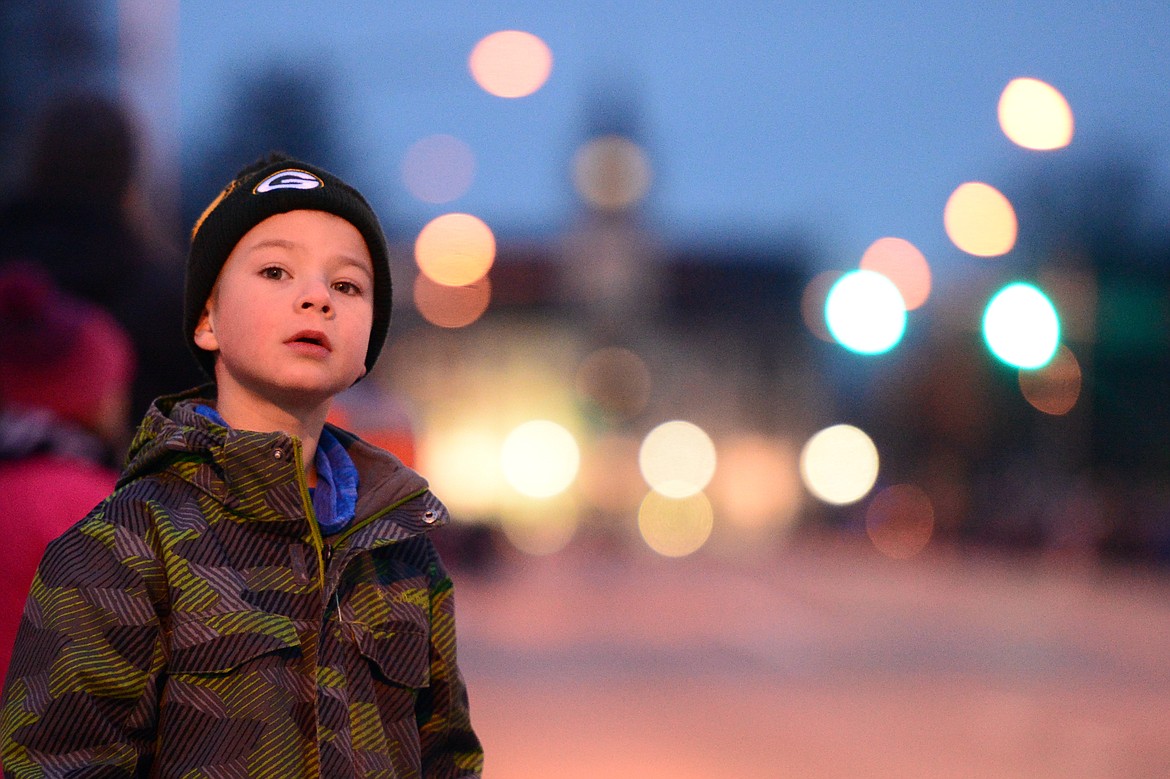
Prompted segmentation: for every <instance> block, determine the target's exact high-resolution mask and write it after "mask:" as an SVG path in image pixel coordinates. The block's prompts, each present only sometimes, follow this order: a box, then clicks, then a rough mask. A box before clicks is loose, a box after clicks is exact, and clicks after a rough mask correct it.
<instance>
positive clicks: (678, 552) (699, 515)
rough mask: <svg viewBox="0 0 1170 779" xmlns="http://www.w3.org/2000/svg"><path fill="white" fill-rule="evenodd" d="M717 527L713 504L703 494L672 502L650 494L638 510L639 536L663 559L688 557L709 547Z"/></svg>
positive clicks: (658, 495)
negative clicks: (713, 529) (704, 547)
mask: <svg viewBox="0 0 1170 779" xmlns="http://www.w3.org/2000/svg"><path fill="white" fill-rule="evenodd" d="M714 524H715V514H714V511H713V510H712V508H711V502H710V501H709V500H707V496H706V495H704V494H703V493H702V492H696V493H694V494H693V495H689V496H687V497H685V498H671V497H667V496H666V495H663V494H661V493H660V492H658V491H657V490H651V491H650V493H649V494H648V495H646V498H645V499H644V500H643V501H642V505H641V506H640V507H639V508H638V532H640V533H641V534H642V540H643V541H645V542H646V545H647V546H649V547H650V548H651V549H653V550H654V551H655V552H657V553H658V554H660V555H663V556H664V557H685V556H686V555H689V554H693V553H694V552H697V551H698V550H699V549H700V548H702V546H703V544H705V543H707V539H708V538H710V537H711V529H712V528H713V527H714Z"/></svg>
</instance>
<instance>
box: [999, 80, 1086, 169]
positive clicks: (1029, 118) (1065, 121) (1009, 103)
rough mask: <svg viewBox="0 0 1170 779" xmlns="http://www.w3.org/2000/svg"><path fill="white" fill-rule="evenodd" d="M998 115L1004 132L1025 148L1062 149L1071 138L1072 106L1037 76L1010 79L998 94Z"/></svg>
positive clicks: (1054, 88) (1038, 149)
mask: <svg viewBox="0 0 1170 779" xmlns="http://www.w3.org/2000/svg"><path fill="white" fill-rule="evenodd" d="M998 114H999V126H1000V128H1002V129H1003V132H1004V135H1006V136H1007V137H1008V138H1010V139H1011V140H1012V141H1013V142H1015V143H1016V144H1018V145H1020V146H1023V147H1024V148H1025V149H1035V150H1037V151H1049V150H1052V149H1061V148H1064V147H1065V146H1068V145H1069V143H1070V142H1071V141H1072V137H1073V113H1072V108H1070V107H1069V104H1068V101H1067V100H1065V99H1064V95H1062V94H1061V93H1060V91H1059V90H1057V89H1056V87H1054V86H1052V85H1051V84H1047V83H1045V82H1043V81H1040V80H1038V79H1034V78H1016V79H1012V80H1011V81H1010V82H1008V85H1007V86H1006V87H1004V90H1003V94H1001V95H1000V96H999V106H998Z"/></svg>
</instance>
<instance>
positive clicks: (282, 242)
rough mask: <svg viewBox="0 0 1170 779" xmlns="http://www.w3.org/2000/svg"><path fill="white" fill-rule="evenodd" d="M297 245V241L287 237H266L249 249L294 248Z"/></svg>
mask: <svg viewBox="0 0 1170 779" xmlns="http://www.w3.org/2000/svg"><path fill="white" fill-rule="evenodd" d="M296 245H297V243H296V241H290V240H288V239H287V238H265V239H264V240H263V241H260V242H258V243H254V244H252V245H251V246H250V247H248V250H249V251H251V250H253V249H267V248H270V247H276V248H278V249H293V248H295V247H296Z"/></svg>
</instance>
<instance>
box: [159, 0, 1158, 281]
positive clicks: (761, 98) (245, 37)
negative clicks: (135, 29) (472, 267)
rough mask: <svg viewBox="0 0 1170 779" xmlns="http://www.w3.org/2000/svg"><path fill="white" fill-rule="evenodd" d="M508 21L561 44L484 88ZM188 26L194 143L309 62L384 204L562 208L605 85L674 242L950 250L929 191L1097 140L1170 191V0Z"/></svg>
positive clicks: (532, 13) (188, 113) (385, 11)
mask: <svg viewBox="0 0 1170 779" xmlns="http://www.w3.org/2000/svg"><path fill="white" fill-rule="evenodd" d="M242 8H246V10H241V9H242ZM503 29H517V30H524V31H527V32H530V33H533V34H535V35H537V36H539V37H540V38H541V39H543V40H544V41H545V42H546V43H547V44H548V46H549V47H550V49H551V51H552V54H553V58H554V63H553V68H552V73H551V76H550V78H549V80H548V81H547V83H545V85H544V86H543V88H541V89H540V90H539V91H537V92H536V93H535V94H533V95H531V96H528V97H523V98H517V99H506V98H499V97H493V96H491V95H489V94H487V93H486V92H485V91H484V90H483V89H481V88H480V87H479V86H478V85H477V84H476V83H475V81H474V80H473V79H472V77H471V75H470V74H469V71H468V64H467V63H468V55H469V54H470V52H471V50H472V48H473V47H474V46H475V44H476V42H477V41H479V40H480V39H481V38H483V37H484V36H486V35H488V34H490V33H492V32H495V31H498V30H503ZM179 44H180V76H181V132H182V138H183V143H184V146H185V147H187V148H190V147H192V144H193V142H195V141H197V140H198V139H199V138H200V137H201V136H202V135H203V134H205V133H206V131H207V130H208V128H209V127H211V126H212V125H213V123H214V122H216V121H219V120H220V119H221V118H222V110H223V108H222V102H223V101H224V100H226V99H227V98H228V97H229V96H230V95H231V91H232V87H233V81H234V79H235V78H236V76H237V74H240V73H243V72H247V70H248V69H249V68H257V69H259V68H262V67H264V68H266V67H269V66H271V65H272V64H273V63H274V62H279V61H283V60H287V61H289V62H290V63H298V64H303V63H306V62H307V63H311V64H313V65H319V66H320V67H321V68H323V69H324V70H325V72H327V73H329V74H332V76H333V77H334V78H335V79H336V89H337V103H338V105H340V106H342V112H341V114H340V115H339V116H338V117H337V118H338V124H337V127H338V130H339V131H340V132H341V133H342V135H343V137H344V142H345V145H346V151H347V152H348V153H349V154H350V155H351V157H352V158H353V159H354V160H355V164H356V165H357V167H358V168H359V169H358V170H355V171H350V172H348V173H350V175H353V176H354V177H355V178H356V179H357V180H359V181H360V182H361V183H362V184H363V185H365V186H369V183H370V182H384V183H385V186H384V189H383V191H382V192H381V193H375V194H374V197H375V198H376V199H378V201H379V207H380V208H385V209H388V210H390V211H392V212H393V213H394V214H395V216H396V217H397V219H398V221H399V222H400V223H402V222H404V223H406V224H410V223H415V224H417V226H418V227H419V228H421V227H422V225H424V224H425V223H426V222H427V221H428V220H429V219H431V218H432V217H434V216H437V215H439V214H441V213H444V212H446V211H466V212H469V213H473V214H475V215H477V216H479V217H480V218H482V219H484V220H485V221H486V222H487V223H488V224H489V225H491V226H492V227H493V229H495V230H496V231H497V233H498V234H499V235H500V236H501V237H508V236H518V237H522V236H525V235H529V234H548V233H550V232H553V231H556V230H557V229H559V228H561V227H563V226H564V225H565V224H567V223H568V221H569V219H570V218H571V216H572V214H573V211H574V208H575V207H576V199H575V195H574V193H573V191H572V188H571V185H570V183H569V182H570V178H569V172H568V171H569V166H570V160H571V158H572V155H573V152H574V150H575V149H576V148H577V147H578V146H579V145H580V144H581V143H582V142H583V141H584V140H585V139H586V137H587V131H588V127H589V122H590V120H591V118H592V117H591V113H590V111H591V106H593V105H595V98H596V96H598V95H602V96H604V95H607V94H609V95H624V96H626V97H627V98H628V99H629V104H630V105H632V106H633V107H634V111H633V116H632V119H633V121H634V128H635V133H634V134H635V136H636V137H635V140H637V141H638V142H639V143H641V144H643V145H644V147H645V148H646V150H647V153H648V155H649V157H650V162H651V165H652V170H653V186H652V189H651V192H650V195H649V197H648V199H647V201H646V206H647V215H648V222H649V224H650V225H651V226H653V227H655V228H656V229H658V230H660V231H661V232H662V233H663V235H664V236H665V237H666V238H667V239H668V240H671V241H674V242H678V243H685V242H690V241H697V242H699V243H702V244H707V245H718V244H721V243H744V242H747V243H752V242H761V241H765V242H766V241H767V240H770V239H772V238H777V237H784V236H791V235H796V236H801V237H803V238H804V239H805V240H808V241H810V242H811V243H812V244H813V245H815V246H816V247H817V249H818V251H819V252H820V254H821V256H822V257H823V258H824V259H825V260H826V261H827V262H829V263H835V264H851V263H853V262H855V261H856V260H857V258H858V257H859V256H860V254H861V253H862V252H863V251H864V250H865V248H866V247H867V246H868V245H869V244H870V243H871V242H872V241H874V240H875V239H877V238H879V237H882V236H886V235H892V236H898V237H902V238H905V239H907V240H910V241H912V242H913V243H915V244H916V245H918V246H919V248H921V249H922V250H923V251H924V252H925V253H926V255H927V256H928V257H929V258H931V259H945V258H946V257H947V256H950V255H954V254H956V253H957V250H956V249H955V248H954V247H953V246H951V245H950V243H949V242H948V241H947V238H946V234H945V232H944V230H943V224H942V209H943V205H944V203H945V201H946V199H947V197H948V196H949V194H950V193H951V192H952V191H953V190H954V189H955V188H956V187H957V186H958V185H959V184H961V183H963V182H965V181H970V180H979V181H985V182H988V183H991V184H993V185H994V186H997V187H1000V188H1001V189H1004V190H1005V191H1006V190H1008V189H1010V188H1011V186H1012V184H1013V182H1015V181H1017V180H1018V179H1019V178H1020V177H1021V176H1023V175H1025V174H1026V172H1027V171H1028V170H1029V166H1034V165H1035V164H1036V161H1037V158H1038V157H1041V156H1043V155H1064V156H1065V157H1068V158H1071V159H1076V158H1084V159H1090V158H1093V157H1095V156H1097V155H1100V154H1102V153H1105V152H1108V151H1110V150H1125V151H1126V152H1127V153H1128V152H1138V153H1141V154H1142V155H1144V158H1145V159H1146V160H1148V161H1149V162H1150V163H1151V164H1152V165H1153V166H1154V176H1155V180H1156V183H1157V184H1158V191H1159V192H1160V193H1161V196H1162V197H1163V199H1164V204H1166V205H1167V207H1170V197H1167V196H1166V193H1167V192H1168V191H1170V87H1168V86H1167V77H1168V76H1170V5H1168V4H1166V3H1165V2H1159V1H1153V0H1152V1H1150V2H1141V1H1139V0H1130V1H1129V2H1124V3H1115V4H1106V3H1101V2H1090V0H1060V1H1055V0H1041V1H1040V2H1030V3H1019V2H1004V1H1002V0H997V1H995V2H987V3H960V2H934V3H919V2H915V3H910V2H882V3H873V2H865V3H828V4H826V3H788V2H776V3H763V2H745V1H743V0H738V1H736V0H732V2H725V3H719V4H714V3H705V2H697V1H695V0H684V1H682V2H674V3H650V2H637V1H634V2H631V0H623V1H622V2H617V1H615V0H599V1H597V2H589V3H581V2H552V3H549V2H536V1H535V0H514V1H513V2H497V3H490V4H487V3H471V2H454V1H452V0H441V1H430V2H427V3H394V2H386V1H385V0H360V1H358V2H349V3H345V4H343V5H342V4H337V3H324V2H299V3H288V2H278V1H277V0H253V1H252V2H250V3H248V4H247V5H246V6H241V5H240V4H238V3H235V2H228V1H227V0H201V1H200V2H198V3H194V2H184V3H181V4H180V25H179ZM1018 76H1030V77H1033V78H1037V79H1041V80H1044V81H1046V82H1048V83H1050V84H1052V85H1053V86H1055V87H1056V88H1057V89H1058V90H1060V91H1061V93H1062V94H1063V95H1064V96H1065V97H1066V98H1067V100H1068V102H1069V104H1070V105H1071V107H1072V110H1073V113H1074V116H1075V121H1076V134H1075V136H1074V139H1073V142H1072V145H1071V146H1070V147H1068V148H1067V149H1064V150H1060V151H1055V152H1034V151H1026V150H1024V149H1022V148H1020V147H1017V146H1015V145H1014V144H1012V143H1011V142H1010V141H1009V140H1008V139H1007V138H1006V137H1005V135H1004V134H1003V132H1002V131H1001V130H1000V128H999V125H998V123H997V119H996V105H997V101H998V99H999V95H1000V93H1001V92H1002V90H1003V88H1004V86H1006V84H1007V83H1008V82H1009V81H1010V80H1011V79H1013V78H1015V77H1018ZM438 133H444V134H450V135H453V136H456V137H457V138H459V139H461V140H462V141H464V142H465V143H466V144H467V145H468V146H469V147H470V148H471V150H472V152H473V154H474V156H475V163H476V166H475V176H474V181H473V183H472V185H471V187H470V189H469V190H468V191H467V193H466V194H465V195H463V196H462V197H460V198H458V199H456V200H454V201H452V202H449V203H444V204H427V203H423V202H421V201H419V200H417V199H415V198H413V197H412V196H411V195H410V193H409V192H408V191H407V189H406V188H405V186H404V185H403V183H402V179H401V167H402V160H403V155H404V154H405V153H406V150H407V149H408V148H409V147H410V145H411V144H413V143H414V142H416V141H418V140H419V139H421V138H424V137H426V136H429V135H433V134H438ZM196 145H197V144H196ZM379 195H380V196H381V197H380V198H379Z"/></svg>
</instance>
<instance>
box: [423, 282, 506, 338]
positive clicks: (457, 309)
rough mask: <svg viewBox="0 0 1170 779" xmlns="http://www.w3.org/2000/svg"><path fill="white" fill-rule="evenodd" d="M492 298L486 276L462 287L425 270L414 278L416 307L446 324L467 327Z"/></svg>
mask: <svg viewBox="0 0 1170 779" xmlns="http://www.w3.org/2000/svg"><path fill="white" fill-rule="evenodd" d="M491 299H492V285H491V282H490V281H488V278H487V276H484V277H483V278H481V279H480V280H479V281H476V282H473V283H471V284H465V285H463V286H461V287H449V286H447V285H445V284H439V283H437V282H435V281H433V280H431V279H430V278H429V277H428V276H426V275H425V274H422V273H420V274H418V276H416V277H415V279H414V307H415V309H416V310H417V311H418V313H419V315H420V316H421V317H422V318H423V319H425V320H427V321H428V322H430V323H431V324H433V325H437V326H439V327H446V328H458V327H467V326H468V325H470V324H472V323H473V322H475V321H476V320H477V319H479V318H480V317H481V316H483V312H484V311H487V307H488V304H489V303H490V302H491Z"/></svg>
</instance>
